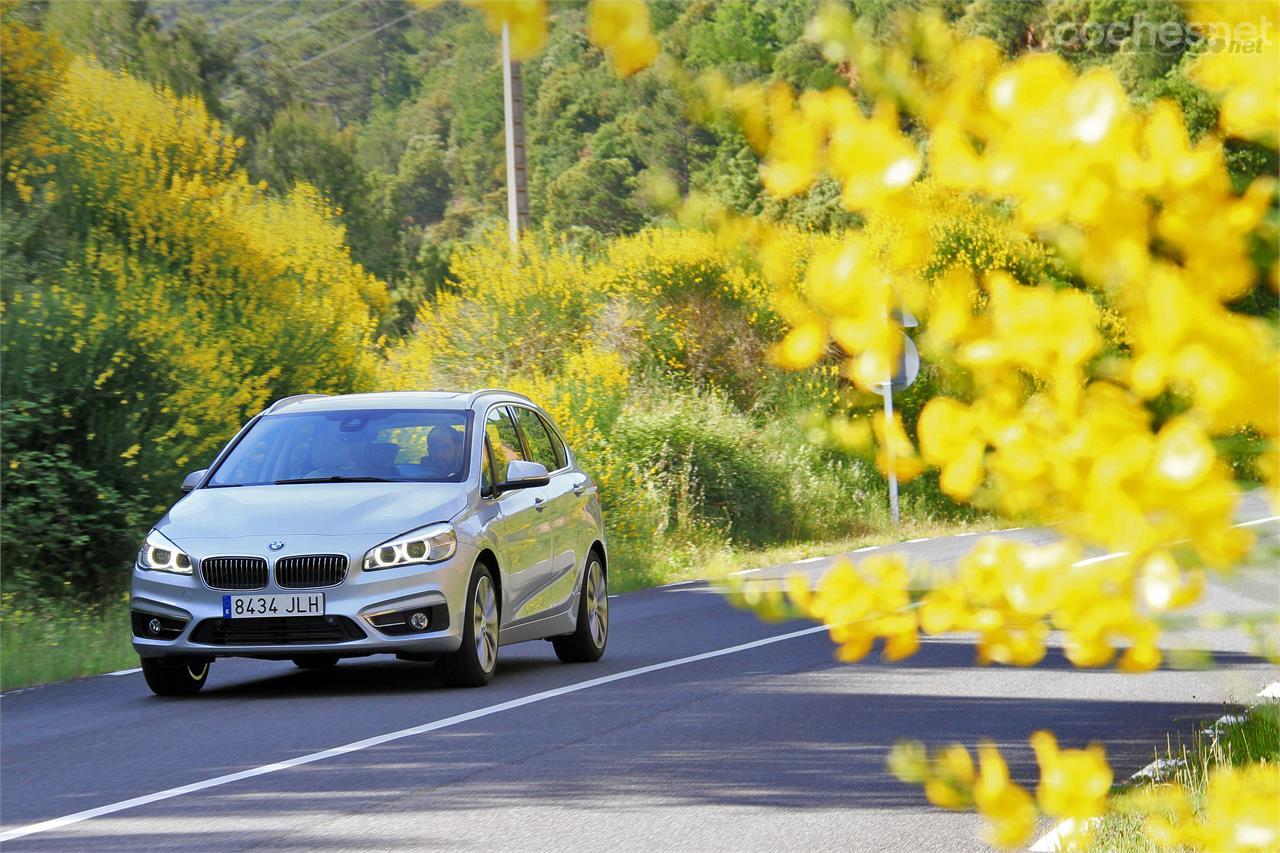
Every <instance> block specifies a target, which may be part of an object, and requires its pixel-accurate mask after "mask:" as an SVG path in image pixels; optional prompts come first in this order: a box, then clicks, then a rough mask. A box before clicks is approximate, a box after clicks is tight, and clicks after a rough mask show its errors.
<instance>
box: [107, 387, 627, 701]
mask: <svg viewBox="0 0 1280 853" xmlns="http://www.w3.org/2000/svg"><path fill="white" fill-rule="evenodd" d="M182 488H183V491H184V492H185V493H186V494H185V495H184V496H183V497H182V498H181V499H180V500H179V501H178V502H177V503H176V504H174V506H173V507H172V508H171V509H170V510H169V512H168V513H167V514H166V515H165V516H164V518H162V519H161V520H160V522H159V523H158V524H156V526H155V528H154V529H153V530H152V531H151V532H150V534H148V536H147V538H146V541H145V542H144V543H143V545H142V548H141V549H140V550H139V552H138V558H137V560H136V564H135V566H134V571H133V585H132V595H131V598H130V608H131V611H132V614H131V616H132V626H133V646H134V648H135V649H137V651H138V655H139V656H140V657H141V659H142V670H143V673H144V675H145V676H146V680H147V684H148V685H149V686H150V687H151V689H152V691H153V692H155V693H157V694H159V695H162V696H173V695H187V694H192V693H195V692H197V691H198V690H200V688H201V687H203V686H204V684H205V682H206V680H207V679H208V674H209V665H210V664H211V663H212V662H213V661H214V660H215V659H217V658H220V657H252V658H266V659H269V660H292V661H293V662H294V663H295V664H297V665H298V666H300V667H307V668H313V667H329V666H333V665H334V664H336V663H337V662H338V660H339V659H340V658H344V657H358V656H364V655H372V654H384V653H387V654H394V655H396V656H398V657H400V658H402V659H407V660H415V661H434V662H435V669H436V672H437V673H438V675H439V677H440V679H441V680H442V681H444V682H445V683H446V684H449V685H457V686H479V685H483V684H485V683H487V682H488V681H489V679H490V678H491V677H492V676H493V672H494V668H495V667H496V665H497V662H498V650H499V648H500V647H501V646H505V645H509V644H511V643H519V642H524V641H526V640H550V641H551V642H552V643H553V644H554V645H555V651H556V654H557V655H558V656H559V658H560V659H561V660H562V661H566V662H586V661H595V660H599V658H600V656H601V655H602V654H603V653H604V648H605V643H606V641H607V640H608V636H609V598H608V572H607V567H608V557H607V552H606V550H605V538H604V525H603V523H602V520H601V516H600V501H599V498H598V494H597V490H596V486H595V484H594V483H593V482H592V480H591V478H590V477H588V476H587V475H586V473H584V472H583V471H582V469H581V468H579V467H578V465H577V463H576V461H575V459H574V456H573V451H572V450H570V449H569V447H568V446H567V445H566V444H565V441H564V438H563V436H562V435H561V433H560V431H559V430H558V429H557V428H556V426H555V424H553V423H552V422H551V418H549V417H548V416H547V414H546V412H544V411H542V410H541V409H540V408H538V407H537V406H536V405H534V404H533V403H532V402H531V401H530V400H529V399H528V398H526V397H523V396H520V395H518V394H513V393H511V392H508V391H499V390H492V389H486V390H482V391H475V392H471V393H451V392H440V391H430V392H397V393H384V394H351V395H346V396H336V397H331V396H324V395H318V394H308V395H302V396H297V397H288V398H286V399H283V400H280V401H278V402H276V403H274V404H272V405H271V406H269V407H268V408H266V409H265V410H263V411H262V412H261V413H259V414H258V415H257V416H256V417H254V418H253V419H252V420H251V421H249V423H247V424H246V425H245V426H244V427H243V428H242V429H241V430H240V432H239V433H238V434H237V435H236V436H235V438H233V439H232V440H231V442H230V443H229V444H228V445H227V446H226V447H225V448H224V449H223V450H222V452H221V453H219V454H218V456H217V458H216V459H215V460H214V461H213V464H212V465H210V466H209V468H207V469H205V470H202V471H196V472H194V473H192V474H190V475H189V476H188V477H187V478H186V480H185V482H184V483H183V485H182Z"/></svg>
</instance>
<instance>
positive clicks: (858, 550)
mask: <svg viewBox="0 0 1280 853" xmlns="http://www.w3.org/2000/svg"><path fill="white" fill-rule="evenodd" d="M882 547H884V546H882V545H868V546H866V547H865V548H855V549H853V550H852V551H850V552H849V553H851V554H863V553H866V552H867V551H877V550H879V549H880V548H882Z"/></svg>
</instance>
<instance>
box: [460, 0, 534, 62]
mask: <svg viewBox="0 0 1280 853" xmlns="http://www.w3.org/2000/svg"><path fill="white" fill-rule="evenodd" d="M462 1H463V2H464V3H466V4H467V5H468V6H471V7H473V8H476V9H479V10H480V11H481V12H483V13H484V25H485V27H486V28H487V29H488V30H489V32H491V33H493V34H494V35H501V34H502V30H503V28H504V27H506V28H507V30H508V35H509V37H510V41H511V58H512V60H514V61H516V62H519V61H521V60H524V59H532V58H533V57H534V56H537V55H538V51H540V50H542V46H543V45H544V44H546V43H547V2H546V0H462Z"/></svg>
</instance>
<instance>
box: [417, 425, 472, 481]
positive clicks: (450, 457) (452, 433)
mask: <svg viewBox="0 0 1280 853" xmlns="http://www.w3.org/2000/svg"><path fill="white" fill-rule="evenodd" d="M462 445H463V441H462V433H460V432H458V431H457V430H456V429H454V428H453V427H448V426H438V427H434V428H433V429H432V430H431V432H429V433H427V455H426V456H424V457H422V459H420V460H419V462H418V464H419V465H420V466H421V468H422V475H423V476H424V477H426V478H427V479H430V480H444V479H448V478H450V477H456V476H457V475H458V473H459V472H461V471H462V462H463V459H462V455H463V454H462Z"/></svg>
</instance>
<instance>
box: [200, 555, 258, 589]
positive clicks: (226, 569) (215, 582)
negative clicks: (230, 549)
mask: <svg viewBox="0 0 1280 853" xmlns="http://www.w3.org/2000/svg"><path fill="white" fill-rule="evenodd" d="M200 574H201V576H203V577H204V582H205V583H207V584H208V585H209V586H211V587H212V588H214V589H262V588H263V587H264V586H266V585H267V561H266V560H264V559H262V558H261V557H205V558H204V559H203V560H201V561H200Z"/></svg>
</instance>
